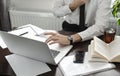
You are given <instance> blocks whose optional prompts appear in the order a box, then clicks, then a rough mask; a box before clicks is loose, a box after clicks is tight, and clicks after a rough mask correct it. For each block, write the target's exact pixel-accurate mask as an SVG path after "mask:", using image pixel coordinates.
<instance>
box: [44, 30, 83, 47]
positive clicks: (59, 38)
mask: <svg viewBox="0 0 120 76" xmlns="http://www.w3.org/2000/svg"><path fill="white" fill-rule="evenodd" d="M45 35H51V36H50V37H49V38H48V39H47V40H46V43H49V44H54V43H59V44H60V45H70V41H69V40H68V37H67V36H65V35H62V34H59V33H53V32H48V33H45ZM72 38H73V43H74V42H79V41H81V40H82V39H81V37H80V36H79V35H78V34H74V35H72Z"/></svg>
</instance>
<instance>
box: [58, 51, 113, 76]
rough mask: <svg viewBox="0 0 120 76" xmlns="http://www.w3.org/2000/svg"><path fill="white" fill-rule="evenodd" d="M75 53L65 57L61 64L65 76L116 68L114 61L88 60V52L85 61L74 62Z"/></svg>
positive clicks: (78, 75) (79, 75) (76, 75)
mask: <svg viewBox="0 0 120 76" xmlns="http://www.w3.org/2000/svg"><path fill="white" fill-rule="evenodd" d="M73 61H74V55H71V56H67V57H65V58H64V59H63V60H62V61H61V62H60V64H59V67H60V69H61V71H62V72H63V74H64V76H81V75H88V74H92V73H96V72H101V71H105V70H108V69H112V68H115V65H114V64H112V63H101V62H88V53H86V54H85V60H84V63H74V62H73Z"/></svg>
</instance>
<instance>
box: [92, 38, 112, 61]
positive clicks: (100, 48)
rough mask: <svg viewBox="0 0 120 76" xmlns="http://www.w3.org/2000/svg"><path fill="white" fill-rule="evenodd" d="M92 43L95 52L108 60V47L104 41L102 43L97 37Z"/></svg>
mask: <svg viewBox="0 0 120 76" xmlns="http://www.w3.org/2000/svg"><path fill="white" fill-rule="evenodd" d="M94 43H95V44H94V45H95V46H94V48H95V51H96V52H98V53H99V54H101V55H102V56H104V57H105V58H107V59H108V60H109V58H110V48H109V45H107V44H106V43H105V42H104V41H102V40H101V39H99V38H97V37H94Z"/></svg>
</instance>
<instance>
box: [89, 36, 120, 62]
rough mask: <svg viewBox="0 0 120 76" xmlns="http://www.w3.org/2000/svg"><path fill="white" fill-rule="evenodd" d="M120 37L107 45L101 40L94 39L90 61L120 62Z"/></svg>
mask: <svg viewBox="0 0 120 76" xmlns="http://www.w3.org/2000/svg"><path fill="white" fill-rule="evenodd" d="M119 43H120V36H116V37H115V39H114V41H112V42H111V43H109V44H107V43H105V42H104V41H102V40H101V39H99V38H97V37H94V40H93V41H91V44H90V45H89V54H90V58H91V59H90V60H93V61H94V60H95V61H96V60H98V61H106V62H120V44H119Z"/></svg>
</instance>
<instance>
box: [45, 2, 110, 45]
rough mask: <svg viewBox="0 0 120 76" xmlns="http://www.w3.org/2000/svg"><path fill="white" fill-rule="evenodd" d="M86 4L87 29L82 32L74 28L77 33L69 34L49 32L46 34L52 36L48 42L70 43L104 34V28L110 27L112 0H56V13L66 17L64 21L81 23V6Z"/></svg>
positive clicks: (58, 15)
mask: <svg viewBox="0 0 120 76" xmlns="http://www.w3.org/2000/svg"><path fill="white" fill-rule="evenodd" d="M84 4H85V26H86V27H87V29H85V30H83V31H80V32H79V31H75V30H72V32H74V31H75V32H77V33H76V34H73V35H69V36H66V35H62V34H59V33H53V32H47V33H45V35H51V36H50V37H49V38H48V39H47V40H46V43H49V44H54V43H59V44H61V45H70V44H73V43H75V42H80V41H85V40H89V39H91V38H93V36H100V35H102V34H103V32H104V29H105V28H108V25H107V23H108V22H109V16H110V13H111V9H110V4H111V0H56V1H55V4H54V15H55V16H57V17H65V21H64V22H67V23H68V24H76V25H79V11H80V10H79V7H80V6H82V5H84ZM64 22H63V24H64ZM62 26H63V25H62ZM73 26H75V25H73ZM63 30H64V26H63ZM65 31H71V30H65Z"/></svg>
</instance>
